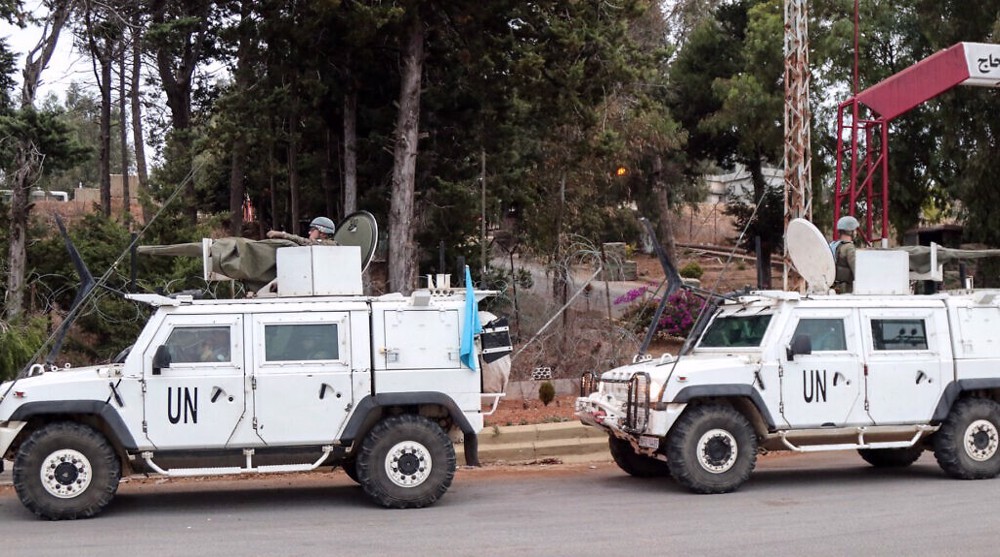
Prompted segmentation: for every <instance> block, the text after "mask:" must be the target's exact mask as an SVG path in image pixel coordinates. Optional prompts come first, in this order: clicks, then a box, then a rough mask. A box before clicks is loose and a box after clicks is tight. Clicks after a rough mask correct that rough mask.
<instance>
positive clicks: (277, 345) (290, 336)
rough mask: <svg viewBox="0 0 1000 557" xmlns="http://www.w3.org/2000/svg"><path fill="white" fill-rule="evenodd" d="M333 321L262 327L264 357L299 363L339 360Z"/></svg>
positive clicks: (336, 333)
mask: <svg viewBox="0 0 1000 557" xmlns="http://www.w3.org/2000/svg"><path fill="white" fill-rule="evenodd" d="M339 347H340V343H339V337H338V330H337V324H336V323H312V324H301V323H296V324H288V325H265V326H264V359H265V361H268V362H290V361H295V362H301V361H315V360H337V359H340V349H339Z"/></svg>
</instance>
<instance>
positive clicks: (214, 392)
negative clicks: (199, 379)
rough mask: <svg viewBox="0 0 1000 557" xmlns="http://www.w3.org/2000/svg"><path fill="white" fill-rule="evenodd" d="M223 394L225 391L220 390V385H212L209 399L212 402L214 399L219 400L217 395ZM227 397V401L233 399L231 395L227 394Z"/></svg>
mask: <svg viewBox="0 0 1000 557" xmlns="http://www.w3.org/2000/svg"><path fill="white" fill-rule="evenodd" d="M224 394H226V391H224V390H222V387H212V398H211V399H210V400H211V401H212V402H215V401H217V400H219V397H220V396H221V395H224ZM227 397H228V398H229V402H232V401H233V397H231V396H228V395H227Z"/></svg>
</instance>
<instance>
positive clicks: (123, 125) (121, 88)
mask: <svg viewBox="0 0 1000 557" xmlns="http://www.w3.org/2000/svg"><path fill="white" fill-rule="evenodd" d="M123 46H124V45H123ZM125 106H126V102H125V49H124V48H122V49H121V58H119V59H118V120H119V121H118V138H119V140H120V141H121V145H122V216H123V217H124V219H125V221H124V222H125V223H129V222H131V221H132V211H131V209H132V197H131V192H130V191H129V187H128V186H129V184H128V176H129V171H128V167H129V164H128V119H127V118H126V116H125V115H126V114H127V112H128V111H126V110H125Z"/></svg>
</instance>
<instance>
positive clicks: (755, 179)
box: [747, 157, 774, 290]
mask: <svg viewBox="0 0 1000 557" xmlns="http://www.w3.org/2000/svg"><path fill="white" fill-rule="evenodd" d="M747 170H749V171H750V181H751V182H752V183H753V199H754V203H756V204H758V205H759V204H760V203H761V199H763V198H764V196H765V195H767V182H766V181H765V180H764V170H763V163H762V162H761V159H760V158H759V157H757V158H755V159H751V160H750V161H748V162H747ZM759 215H760V213H758V217H757V218H760V217H759ZM773 252H774V246H772V245H771V243H770V242H768V241H766V240H764V238H761V243H760V259H759V260H758V261H757V265H758V269H762V270H763V272H762V273H761V279H762V280H761V281H760V284H759V285H758V287H759V288H761V289H763V290H770V289H771V254H772V253H773Z"/></svg>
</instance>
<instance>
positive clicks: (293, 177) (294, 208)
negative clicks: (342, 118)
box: [288, 87, 302, 234]
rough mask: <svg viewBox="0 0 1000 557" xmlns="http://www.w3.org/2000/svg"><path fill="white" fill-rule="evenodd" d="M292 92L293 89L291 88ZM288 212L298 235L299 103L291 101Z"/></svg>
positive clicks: (292, 228)
mask: <svg viewBox="0 0 1000 557" xmlns="http://www.w3.org/2000/svg"><path fill="white" fill-rule="evenodd" d="M292 89H293V92H294V90H295V88H294V87H293V88H292ZM288 203H289V207H288V212H289V213H290V215H289V217H290V218H291V221H292V224H291V229H290V230H291V232H292V233H293V234H298V233H299V232H300V231H299V219H300V218H302V213H301V212H300V211H299V102H298V99H296V100H293V101H292V107H291V112H290V114H289V115H288Z"/></svg>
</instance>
